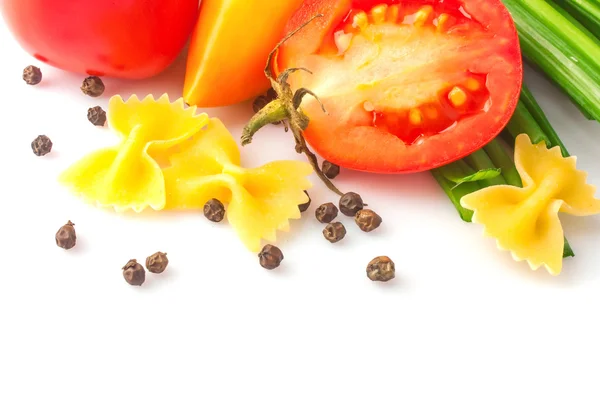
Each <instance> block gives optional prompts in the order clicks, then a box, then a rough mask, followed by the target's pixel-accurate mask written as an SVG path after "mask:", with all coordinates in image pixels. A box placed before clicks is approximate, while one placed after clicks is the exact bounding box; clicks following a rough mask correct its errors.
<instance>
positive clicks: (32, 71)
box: [23, 65, 42, 85]
mask: <svg viewBox="0 0 600 400" xmlns="http://www.w3.org/2000/svg"><path fill="white" fill-rule="evenodd" d="M23 80H24V81H25V83H27V84H28V85H37V84H38V83H40V82H41V81H42V71H41V70H40V69H39V68H38V67H35V66H33V65H30V66H28V67H26V68H25V69H24V70H23Z"/></svg>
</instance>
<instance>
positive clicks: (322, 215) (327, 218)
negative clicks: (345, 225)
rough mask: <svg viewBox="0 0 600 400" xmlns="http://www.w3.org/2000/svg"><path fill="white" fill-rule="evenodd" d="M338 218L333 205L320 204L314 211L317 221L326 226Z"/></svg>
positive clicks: (336, 210) (336, 209)
mask: <svg viewBox="0 0 600 400" xmlns="http://www.w3.org/2000/svg"><path fill="white" fill-rule="evenodd" d="M337 216H338V208H337V207H336V206H335V204H333V203H325V204H321V205H320V206H319V208H317V209H316V210H315V217H316V218H317V221H319V222H322V223H324V224H328V223H330V222H331V221H333V220H334V219H335V218H336V217H337Z"/></svg>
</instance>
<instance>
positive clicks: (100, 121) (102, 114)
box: [87, 106, 106, 126]
mask: <svg viewBox="0 0 600 400" xmlns="http://www.w3.org/2000/svg"><path fill="white" fill-rule="evenodd" d="M87 119H88V121H90V122H91V123H92V124H94V125H96V126H104V124H105V123H106V111H104V110H103V109H102V107H100V106H96V107H92V108H89V109H88V112H87Z"/></svg>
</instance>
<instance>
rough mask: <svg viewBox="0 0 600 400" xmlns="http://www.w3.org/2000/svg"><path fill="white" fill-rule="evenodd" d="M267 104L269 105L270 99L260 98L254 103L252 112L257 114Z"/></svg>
mask: <svg viewBox="0 0 600 400" xmlns="http://www.w3.org/2000/svg"><path fill="white" fill-rule="evenodd" d="M267 104H269V99H268V98H267V97H266V96H258V97H257V98H256V99H254V101H253V102H252V110H253V111H254V112H255V113H257V112H259V111H260V110H262V109H263V108H264V107H265V106H266V105H267Z"/></svg>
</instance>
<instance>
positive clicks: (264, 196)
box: [60, 95, 313, 251]
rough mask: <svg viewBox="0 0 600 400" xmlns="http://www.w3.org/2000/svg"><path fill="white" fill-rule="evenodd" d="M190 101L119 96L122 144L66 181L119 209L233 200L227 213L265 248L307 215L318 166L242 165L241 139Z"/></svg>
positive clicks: (115, 104)
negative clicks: (302, 210) (237, 140)
mask: <svg viewBox="0 0 600 400" xmlns="http://www.w3.org/2000/svg"><path fill="white" fill-rule="evenodd" d="M195 112H196V108H195V107H191V108H188V109H186V108H184V104H183V100H181V99H180V100H178V101H176V102H174V103H170V102H169V98H168V96H166V95H164V96H161V97H160V98H159V99H158V100H154V98H153V97H152V96H147V97H146V98H144V100H141V101H140V100H139V99H138V98H137V97H136V96H132V97H131V98H129V99H128V100H127V101H123V99H122V98H121V97H119V96H115V97H113V98H111V100H110V102H109V107H108V121H109V126H110V127H111V129H113V130H115V131H116V132H117V133H118V134H119V135H120V136H121V139H122V140H121V143H120V144H119V145H117V146H115V147H112V148H107V149H102V150H98V151H95V152H92V153H91V154H89V155H87V156H85V157H83V158H82V159H81V160H79V161H78V162H76V163H75V164H74V165H72V166H71V167H70V168H69V169H67V170H66V171H65V172H64V173H63V174H62V175H61V177H60V181H61V182H62V183H64V184H65V185H66V186H68V187H70V188H71V190H72V191H73V192H74V193H76V194H78V195H80V196H81V197H83V198H85V199H86V200H88V201H91V202H95V203H96V204H97V205H99V206H103V207H113V208H114V209H115V210H116V211H118V212H119V211H125V210H134V211H136V212H141V211H142V210H144V209H145V208H147V207H150V208H152V209H154V210H162V209H165V208H167V209H175V210H183V209H196V210H197V209H202V208H203V207H204V204H205V203H206V202H207V201H208V200H210V199H212V198H216V199H218V200H220V201H222V202H223V203H228V204H229V205H228V209H227V218H228V221H229V223H230V224H231V226H233V228H234V229H235V230H236V232H237V233H238V235H239V236H240V238H241V240H242V242H243V243H244V244H245V245H246V246H247V247H248V248H249V249H250V250H252V251H258V250H259V248H260V244H261V240H262V239H266V240H270V241H274V240H275V238H276V231H277V230H284V231H285V230H288V229H289V220H290V219H297V218H300V210H299V209H298V205H299V204H303V203H305V202H306V201H308V197H307V196H306V194H305V193H304V191H305V190H306V189H308V188H310V187H311V184H310V182H309V180H308V179H307V176H308V175H310V174H311V173H312V172H313V169H312V167H311V166H310V164H308V163H306V162H300V161H274V162H271V163H269V164H266V165H264V166H262V167H259V168H252V169H244V168H242V167H241V166H240V152H239V149H238V146H237V144H236V143H235V140H234V139H233V137H232V136H231V134H230V133H229V131H228V130H227V128H225V126H224V125H223V123H222V122H221V121H219V120H218V119H216V118H209V117H208V116H207V115H206V114H199V115H195Z"/></svg>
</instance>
